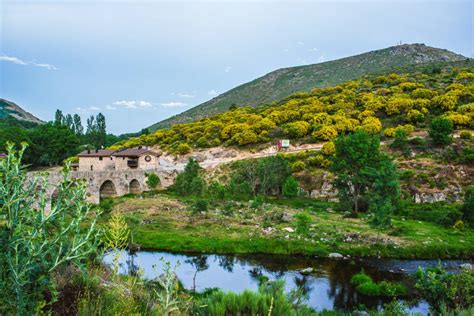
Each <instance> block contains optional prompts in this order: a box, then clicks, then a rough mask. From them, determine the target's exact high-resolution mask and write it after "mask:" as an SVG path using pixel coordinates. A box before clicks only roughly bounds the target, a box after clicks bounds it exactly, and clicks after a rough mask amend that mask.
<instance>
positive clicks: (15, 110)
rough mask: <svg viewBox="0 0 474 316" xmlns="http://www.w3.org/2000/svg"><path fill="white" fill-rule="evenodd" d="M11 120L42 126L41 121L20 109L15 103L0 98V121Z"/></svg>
mask: <svg viewBox="0 0 474 316" xmlns="http://www.w3.org/2000/svg"><path fill="white" fill-rule="evenodd" d="M8 118H13V119H15V120H17V121H22V122H28V123H34V124H42V123H44V122H43V121H42V120H40V119H39V118H37V117H36V116H34V115H33V114H31V113H30V112H27V111H25V110H24V109H22V108H21V107H20V106H19V105H18V104H16V103H15V102H12V101H9V100H6V99H2V98H0V120H2V119H8Z"/></svg>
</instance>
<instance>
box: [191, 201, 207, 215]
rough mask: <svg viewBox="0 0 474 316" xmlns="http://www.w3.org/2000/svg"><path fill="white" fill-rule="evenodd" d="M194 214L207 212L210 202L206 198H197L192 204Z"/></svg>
mask: <svg viewBox="0 0 474 316" xmlns="http://www.w3.org/2000/svg"><path fill="white" fill-rule="evenodd" d="M191 209H192V211H193V214H200V213H205V212H207V209H208V203H207V201H206V200H204V199H199V200H196V201H195V202H194V203H193V205H192V206H191Z"/></svg>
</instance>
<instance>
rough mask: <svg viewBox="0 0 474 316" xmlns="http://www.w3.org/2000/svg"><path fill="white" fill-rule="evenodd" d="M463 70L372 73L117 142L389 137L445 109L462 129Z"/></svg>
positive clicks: (166, 144)
mask: <svg viewBox="0 0 474 316" xmlns="http://www.w3.org/2000/svg"><path fill="white" fill-rule="evenodd" d="M471 64H472V63H470V64H468V65H467V66H468V67H469V68H467V69H466V70H465V72H466V73H468V74H472V65H471ZM457 73H458V72H457V70H456V69H452V68H448V69H444V70H443V71H441V72H440V73H430V74H429V75H426V74H424V73H422V72H420V71H414V72H413V70H411V72H409V73H406V74H403V75H398V74H388V75H387V76H377V77H376V76H365V77H362V78H360V79H358V80H354V81H349V82H346V83H343V84H340V85H338V86H335V87H334V86H333V87H326V88H317V89H314V90H313V91H311V92H310V93H299V94H294V95H291V96H289V97H287V98H285V99H282V100H281V101H278V102H275V103H273V104H270V105H262V106H259V107H256V108H252V107H248V106H247V107H237V108H233V109H232V110H229V111H227V112H224V113H221V114H217V115H214V116H211V117H208V118H205V119H202V120H199V121H196V122H192V123H186V124H175V125H173V126H171V127H168V128H165V129H160V130H157V131H156V132H154V133H152V134H149V135H146V134H144V135H141V136H140V137H138V138H132V139H130V140H127V141H122V142H119V143H117V144H116V145H114V146H113V147H114V148H125V147H133V146H136V145H138V144H144V143H145V144H148V145H154V144H158V145H159V146H160V147H161V148H162V149H163V150H166V151H169V152H171V153H174V154H179V153H180V152H182V151H181V149H182V148H183V147H184V148H185V149H186V151H187V150H188V147H187V146H190V147H189V150H190V149H191V147H198V148H200V147H210V146H218V145H221V144H223V145H224V146H233V145H237V146H247V145H250V144H260V143H267V142H269V141H272V140H276V139H281V138H282V137H284V136H286V137H290V138H306V137H307V136H308V135H311V138H312V139H313V140H315V141H328V140H333V139H335V138H336V137H337V136H338V135H342V134H348V133H353V132H355V131H356V130H359V129H362V130H364V131H366V132H367V133H369V134H373V135H376V134H379V132H380V131H381V130H382V128H385V129H384V134H385V135H386V136H388V137H393V135H394V134H395V129H398V128H403V129H405V131H406V132H407V134H410V133H411V132H412V131H413V129H414V126H413V125H409V124H406V125H400V126H394V127H391V126H392V124H393V123H394V122H410V123H412V124H418V125H420V126H421V127H422V126H423V125H424V124H425V123H429V120H430V119H431V118H432V117H434V116H440V115H441V116H442V117H445V118H447V119H448V120H450V121H452V122H453V123H454V125H455V126H456V127H459V126H464V127H469V126H471V125H472V122H473V117H474V110H473V108H474V107H473V106H472V104H473V101H474V98H473V97H472V92H471V90H472V85H473V82H474V80H473V79H469V78H470V77H469V76H467V77H466V78H467V79H463V81H460V82H458V81H457V80H458V79H457ZM384 78H385V79H384ZM453 81H454V82H455V83H454V84H453V83H452V82H453ZM227 108H228V107H226V109H227ZM188 114H189V113H188ZM181 145H183V146H181Z"/></svg>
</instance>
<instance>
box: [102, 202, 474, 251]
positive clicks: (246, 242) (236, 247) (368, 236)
mask: <svg viewBox="0 0 474 316" xmlns="http://www.w3.org/2000/svg"><path fill="white" fill-rule="evenodd" d="M109 204H110V205H109V206H108V208H109V209H110V210H111V211H112V212H120V213H122V214H124V216H125V218H126V220H127V222H128V224H129V226H130V228H131V230H132V234H133V242H134V243H136V244H138V245H139V246H140V247H141V249H148V250H164V251H171V252H204V253H218V254H245V253H263V254H286V255H310V256H322V257H325V256H328V255H329V254H331V253H338V254H342V255H345V256H360V257H385V258H410V259H438V258H439V259H442V258H474V230H472V229H469V228H464V229H461V230H459V229H454V228H450V227H443V226H441V225H438V224H435V223H431V222H427V221H419V220H412V219H407V218H404V217H401V216H398V217H397V216H396V217H394V219H393V227H392V228H390V229H386V230H377V229H374V228H372V227H371V226H370V224H369V218H367V217H361V218H356V219H354V218H344V216H343V214H341V213H338V212H335V211H334V210H333V207H334V205H333V204H331V203H327V202H318V201H315V200H294V201H288V200H274V201H272V200H269V201H267V202H266V203H260V204H259V203H255V202H251V201H245V202H242V201H226V202H223V201H221V202H219V201H214V202H210V203H209V206H208V207H207V210H206V211H204V210H201V211H196V210H194V211H193V206H192V204H193V200H186V199H182V198H177V197H173V196H169V195H165V194H157V195H155V196H148V197H128V198H120V199H115V200H113V201H112V202H109ZM256 204H259V205H256ZM302 210H306V213H307V214H309V220H308V224H307V225H308V229H307V231H304V232H302V231H301V229H300V227H299V225H300V222H299V220H297V219H296V218H295V217H294V216H295V215H296V214H298V213H301V211H302Z"/></svg>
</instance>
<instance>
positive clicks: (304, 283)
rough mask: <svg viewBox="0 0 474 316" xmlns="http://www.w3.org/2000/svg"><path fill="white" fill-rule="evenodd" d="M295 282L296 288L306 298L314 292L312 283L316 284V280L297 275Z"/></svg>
mask: <svg viewBox="0 0 474 316" xmlns="http://www.w3.org/2000/svg"><path fill="white" fill-rule="evenodd" d="M293 281H294V282H295V285H296V287H297V288H298V289H300V290H301V292H302V293H303V295H305V296H307V295H308V294H309V293H310V292H311V291H312V290H313V287H312V286H311V283H313V282H314V279H311V278H309V277H308V276H306V275H301V276H299V275H295V277H294V278H293Z"/></svg>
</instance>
